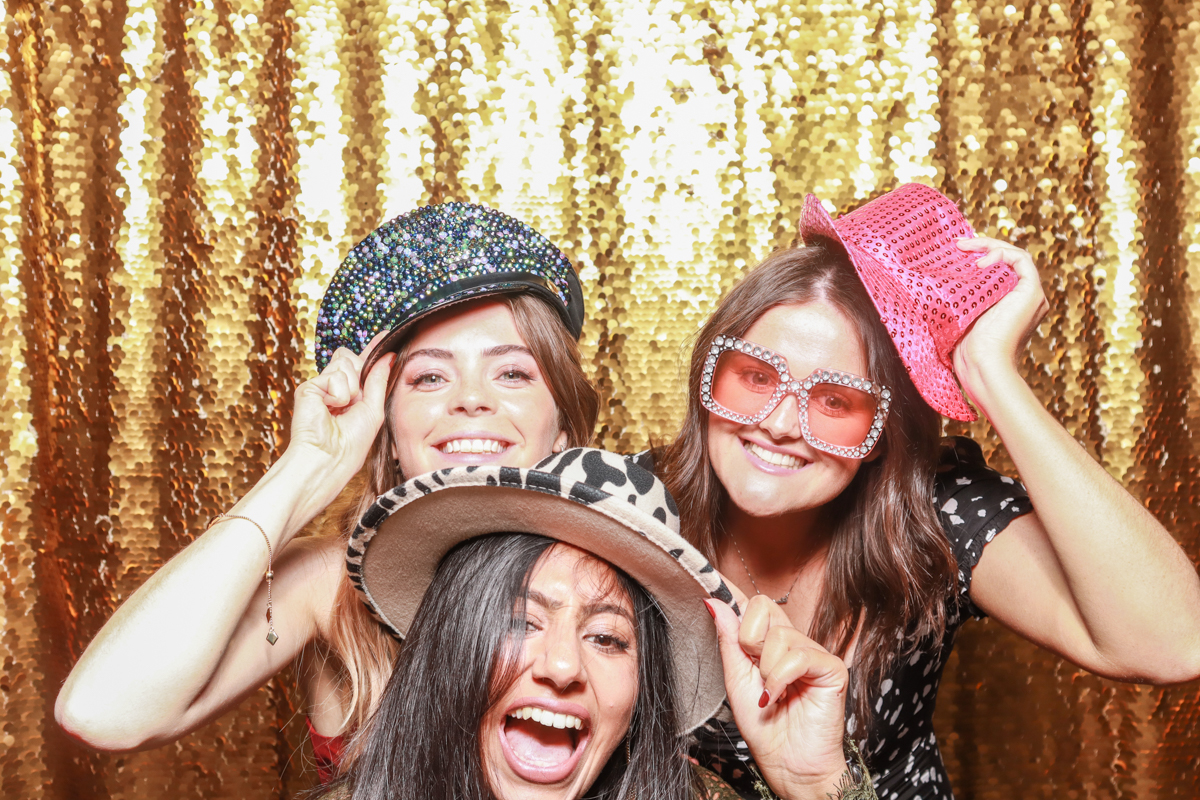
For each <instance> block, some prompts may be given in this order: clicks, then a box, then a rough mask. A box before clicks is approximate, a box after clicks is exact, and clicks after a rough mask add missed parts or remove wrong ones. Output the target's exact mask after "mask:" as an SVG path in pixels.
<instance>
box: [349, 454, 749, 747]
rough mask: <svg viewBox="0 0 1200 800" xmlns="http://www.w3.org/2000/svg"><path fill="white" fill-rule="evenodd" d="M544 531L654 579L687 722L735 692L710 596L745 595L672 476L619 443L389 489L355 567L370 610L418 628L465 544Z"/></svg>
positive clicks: (357, 543) (640, 578) (647, 583)
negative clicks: (681, 505)
mask: <svg viewBox="0 0 1200 800" xmlns="http://www.w3.org/2000/svg"><path fill="white" fill-rule="evenodd" d="M514 531H515V532H525V533H536V534H541V535H543V536H547V537H549V538H552V539H557V540H559V541H562V542H566V543H567V544H571V545H574V546H576V547H578V548H580V549H582V550H586V551H588V552H589V553H592V554H594V555H596V556H598V557H599V558H602V559H604V560H605V561H607V562H608V563H610V564H613V565H614V566H616V567H619V568H620V569H622V570H624V571H625V572H626V573H627V574H629V576H630V577H632V578H633V579H634V580H636V581H637V582H638V583H639V584H641V585H642V586H643V587H645V589H646V591H648V592H649V593H650V595H651V596H652V597H653V598H654V600H655V602H656V603H657V605H658V607H659V608H661V609H662V611H663V614H664V616H665V617H666V619H667V623H668V626H669V628H670V638H671V649H672V654H673V656H674V659H673V660H674V665H675V681H676V687H677V690H678V697H679V701H680V702H679V710H680V722H681V723H682V724H683V731H682V732H685V733H686V732H687V731H691V730H693V729H694V728H696V727H698V726H699V725H701V724H702V723H703V722H704V721H705V720H707V719H709V718H711V717H712V715H713V714H714V713H716V711H717V709H718V708H719V707H720V705H721V702H722V701H723V700H724V699H725V680H724V677H723V673H722V669H721V661H720V658H719V657H718V651H717V639H716V628H715V626H714V624H713V621H712V618H711V617H710V616H709V614H708V611H707V610H706V609H705V608H704V605H703V603H702V601H703V600H704V599H706V598H713V599H716V600H720V601H722V602H724V603H727V604H729V605H730V606H731V607H732V608H733V609H734V610H735V611H736V610H737V604H736V602H735V601H734V599H733V595H732V593H731V592H730V591H729V587H728V586H726V585H725V582H724V581H723V580H722V579H721V576H720V574H719V573H717V571H716V570H714V569H713V567H712V565H711V564H709V563H708V561H707V560H706V559H705V558H704V556H703V555H701V554H700V552H699V551H698V550H696V549H695V548H694V547H692V546H691V545H689V544H688V543H687V542H686V541H684V539H683V538H682V537H681V536H680V535H679V513H678V511H677V510H676V508H675V502H674V500H672V499H671V496H670V494H668V493H667V490H666V487H665V486H664V485H663V483H662V481H660V480H658V479H657V478H655V477H654V476H653V475H651V474H650V473H649V472H647V471H645V470H644V469H642V468H641V467H638V466H637V465H636V464H633V463H632V462H629V461H626V460H625V459H624V458H622V457H621V456H619V455H616V454H615V453H609V452H607V451H604V450H596V449H592V448H587V447H580V448H575V449H572V450H566V451H564V452H562V453H559V454H557V455H554V456H551V457H550V458H548V459H546V460H544V461H542V462H541V463H540V464H538V465H537V466H536V467H534V468H533V469H518V468H516V467H500V466H471V467H454V468H450V469H443V470H439V471H437V472H431V473H429V474H427V475H422V476H419V477H416V478H412V479H411V480H409V481H408V482H406V483H405V484H403V485H402V486H397V487H396V488H394V489H392V490H391V491H389V492H388V493H386V494H384V495H381V496H380V497H379V499H378V500H376V501H375V504H374V505H372V506H371V507H370V508H369V509H368V510H367V512H366V513H365V514H363V517H362V520H361V522H360V523H359V525H358V527H357V528H356V529H355V531H354V533H353V534H352V535H351V537H350V544H349V548H348V549H347V551H346V569H347V571H348V573H349V577H350V581H351V583H352V584H354V586H355V587H356V588H357V590H358V591H359V592H360V593H361V595H362V597H363V599H364V601H365V602H366V604H367V606H368V608H369V609H370V610H371V613H372V614H374V615H375V617H376V618H377V619H378V620H379V621H380V622H381V623H382V624H383V625H384V626H385V627H387V628H388V630H390V631H391V632H392V633H393V634H394V635H396V636H398V637H401V638H403V637H404V635H405V634H406V633H407V632H408V627H409V625H410V624H411V623H412V620H413V616H414V615H415V614H416V611H417V606H418V605H419V604H420V602H421V598H422V597H423V596H424V594H425V591H426V589H428V588H429V584H430V583H431V581H432V580H433V575H434V571H435V570H436V569H437V566H438V563H439V562H440V561H441V560H442V557H443V556H445V555H446V553H447V552H449V551H450V550H451V548H453V547H454V546H455V545H457V544H458V543H459V542H463V541H466V540H467V539H471V538H474V537H476V536H482V535H486V534H490V533H502V532H514Z"/></svg>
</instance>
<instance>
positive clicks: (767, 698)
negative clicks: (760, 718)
mask: <svg viewBox="0 0 1200 800" xmlns="http://www.w3.org/2000/svg"><path fill="white" fill-rule="evenodd" d="M769 702H771V693H770V692H767V691H764V692H763V693H762V697H760V698H758V707H759V708H766V707H767V703H769Z"/></svg>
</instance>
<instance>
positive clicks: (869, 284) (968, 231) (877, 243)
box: [800, 183, 1016, 420]
mask: <svg viewBox="0 0 1200 800" xmlns="http://www.w3.org/2000/svg"><path fill="white" fill-rule="evenodd" d="M800 233H801V235H802V236H803V238H804V240H805V242H811V241H812V240H813V239H814V238H816V237H822V238H825V239H830V240H832V241H834V242H837V243H839V244H841V245H842V247H844V248H845V250H846V253H847V255H849V257H850V261H851V262H852V263H853V265H854V268H855V270H856V271H857V272H858V275H859V278H861V280H862V282H863V285H864V286H865V287H866V289H867V293H868V294H869V295H870V296H871V301H872V302H873V303H874V304H875V308H876V309H877V310H878V311H879V316H880V319H881V320H882V321H883V324H884V326H885V327H886V328H887V330H888V333H889V334H890V335H891V338H892V341H893V342H894V343H895V345H896V349H897V350H898V351H899V353H900V358H901V360H902V361H903V362H904V366H905V367H906V368H907V369H908V372H909V375H911V376H912V379H913V383H915V384H916V386H917V389H918V391H920V393H921V396H922V397H924V398H925V400H926V401H927V402H928V403H929V404H930V405H931V406H933V407H934V408H935V409H937V411H939V412H940V413H942V414H945V415H946V416H949V417H953V418H955V419H961V420H973V419H975V418H976V417H975V412H974V411H973V410H972V409H971V407H970V406H969V405H968V404H967V403H966V401H965V400H964V399H963V397H962V393H961V392H960V391H959V388H958V384H957V382H956V380H955V378H954V373H953V370H952V369H951V362H950V354H951V353H952V352H953V350H954V348H955V347H956V346H957V345H958V343H959V342H960V341H961V340H962V337H963V336H964V335H965V334H966V331H967V328H968V327H969V326H970V325H971V323H972V322H974V321H975V319H976V318H978V317H979V315H980V314H982V313H983V312H984V311H986V310H987V309H988V308H990V307H991V306H992V305H994V304H995V303H996V302H997V301H999V300H1000V298H1001V297H1003V296H1004V295H1005V294H1007V293H1008V292H1009V291H1010V290H1011V289H1012V288H1013V287H1014V286H1016V275H1015V273H1013V272H1012V270H1011V268H1009V267H1008V266H1006V265H1004V264H997V265H995V266H992V267H988V268H985V269H980V268H978V267H976V266H975V262H976V261H977V260H978V259H979V256H980V253H978V252H967V251H963V250H960V249H958V246H957V245H956V244H955V242H956V240H958V239H960V238H963V237H973V236H974V235H975V231H974V230H973V229H972V228H971V225H970V223H968V222H967V220H966V219H965V218H964V217H963V215H962V213H961V212H959V210H958V206H956V205H955V204H954V202H953V201H951V200H950V198H948V197H946V196H945V195H943V194H942V193H941V192H938V191H937V190H936V189H932V188H930V187H928V186H923V185H921V184H918V183H910V184H905V185H904V186H901V187H900V188H898V189H896V190H894V191H891V192H888V193H887V194H884V195H882V196H880V197H877V198H875V199H874V200H871V201H870V202H868V203H866V204H864V205H862V206H860V207H859V208H857V209H855V210H854V211H851V212H849V213H847V214H843V215H842V216H841V217H839V218H838V219H837V220H836V221H835V220H833V219H831V218H830V216H829V214H828V213H827V212H826V211H825V209H824V208H823V207H822V206H821V203H820V201H819V200H817V198H816V197H815V196H813V195H809V196H808V199H807V202H806V203H805V207H804V212H803V214H802V216H801V219H800Z"/></svg>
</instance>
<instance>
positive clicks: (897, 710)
mask: <svg viewBox="0 0 1200 800" xmlns="http://www.w3.org/2000/svg"><path fill="white" fill-rule="evenodd" d="M643 465H645V464H643ZM934 502H935V503H936V504H937V508H938V517H939V519H940V520H941V522H942V527H943V528H944V529H945V531H946V536H947V537H948V538H949V540H950V545H951V548H952V549H953V551H954V556H955V558H956V559H957V561H958V594H957V596H951V597H947V598H946V632H945V634H944V636H943V637H942V638H941V641H937V640H936V639H934V638H933V637H927V639H926V640H924V641H922V642H920V643H919V644H918V645H917V647H916V648H915V649H914V650H913V652H912V653H911V654H910V655H909V656H908V657H907V658H905V659H903V660H901V662H900V663H898V664H897V665H896V666H895V667H894V668H893V669H892V671H891V673H890V674H889V675H888V676H887V677H886V678H885V679H884V681H883V683H882V684H881V685H880V686H878V687H874V688H872V689H871V692H872V696H873V697H874V699H875V702H874V703H873V704H872V706H873V708H874V712H875V713H874V719H873V720H872V723H871V726H870V730H869V732H868V736H867V740H866V742H865V743H863V745H864V746H863V747H862V751H863V755H864V756H865V757H866V761H867V765H868V766H869V767H870V769H871V774H872V775H873V776H874V777H875V789H876V791H877V792H878V794H879V798H880V800H949V798H952V797H953V793H952V792H951V789H950V783H949V780H948V778H947V775H946V768H945V766H944V765H943V764H942V755H941V752H940V751H939V750H938V745H937V738H936V737H935V736H934V732H933V709H934V703H935V702H936V700H937V691H938V684H939V683H940V682H941V678H942V669H943V668H944V667H945V665H946V659H947V658H948V657H949V656H950V649H951V648H952V647H953V646H954V638H955V635H956V634H957V633H958V628H959V626H961V625H962V623H963V622H964V621H965V620H966V618H967V617H975V618H982V617H983V616H984V613H983V612H982V611H981V610H980V609H979V608H978V607H977V606H976V605H975V604H974V603H973V602H971V598H970V595H969V594H968V592H969V590H970V587H971V570H972V569H973V568H974V567H975V565H976V564H977V563H979V558H980V556H981V555H982V554H983V548H984V546H985V545H986V544H987V543H988V542H990V541H991V540H992V539H993V538H994V537H995V536H996V534H998V533H999V532H1000V531H1002V530H1004V528H1005V527H1007V526H1008V524H1009V523H1010V522H1012V521H1013V520H1014V519H1016V518H1017V517H1019V516H1021V515H1023V514H1028V513H1029V512H1030V511H1032V510H1033V506H1032V504H1031V503H1030V501H1029V496H1028V494H1027V493H1026V491H1025V488H1024V487H1023V486H1021V484H1020V483H1018V482H1016V481H1014V480H1013V479H1012V478H1008V477H1005V476H1003V475H1001V474H1000V473H998V472H996V471H995V470H992V469H991V468H989V467H988V466H987V462H986V461H985V460H984V457H983V451H982V450H980V448H979V445H978V444H976V443H975V442H973V441H972V440H970V439H967V438H964V437H956V438H954V439H950V440H947V442H946V447H945V449H944V451H943V454H942V464H941V467H940V469H939V471H938V475H937V478H936V481H935V485H934ZM856 703H857V697H856V695H855V694H854V693H853V691H852V692H851V693H849V696H848V697H847V698H846V714H847V721H846V726H847V728H848V729H852V728H853V726H854V719H853V716H852V714H853V710H854V707H855V705H856ZM723 712H724V713H723V714H721V715H718V716H717V717H714V718H713V719H711V720H709V721H708V722H706V723H705V724H704V725H703V726H702V727H701V728H700V729H698V730H697V731H696V733H695V736H696V742H695V745H694V746H693V748H692V756H693V757H694V758H696V760H697V761H699V762H700V764H701V765H703V766H705V767H707V768H708V769H710V770H712V771H713V772H715V773H717V774H718V775H720V776H721V777H722V778H724V779H725V780H726V781H727V782H728V783H729V784H730V785H731V786H733V787H734V788H735V789H736V790H737V791H738V793H739V794H740V795H741V796H742V797H744V798H748V799H749V800H759V794H758V792H756V791H755V790H754V789H753V788H752V786H751V784H752V782H753V781H752V779H751V778H750V776H749V771H748V769H747V762H748V761H749V760H750V751H749V749H748V748H747V746H746V743H745V742H744V741H743V740H742V738H741V735H740V734H739V733H738V730H737V726H735V725H734V724H733V722H732V718H731V716H730V714H729V710H728V706H726V707H725V708H724V709H723Z"/></svg>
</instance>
